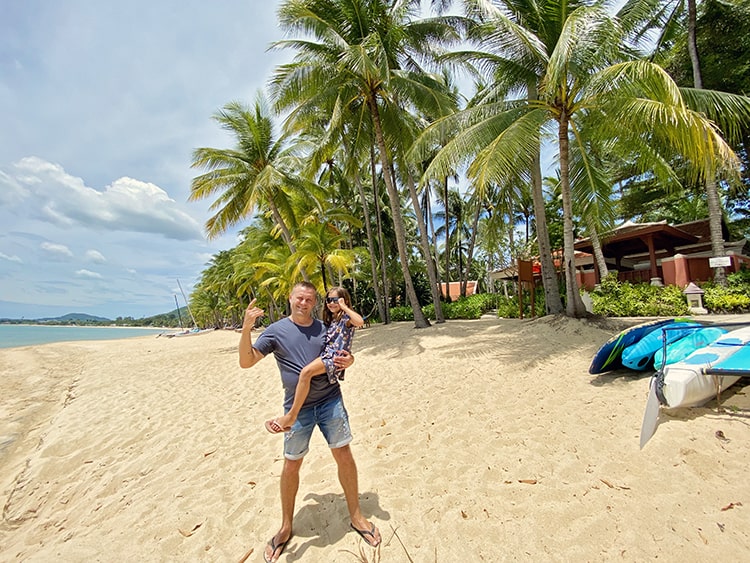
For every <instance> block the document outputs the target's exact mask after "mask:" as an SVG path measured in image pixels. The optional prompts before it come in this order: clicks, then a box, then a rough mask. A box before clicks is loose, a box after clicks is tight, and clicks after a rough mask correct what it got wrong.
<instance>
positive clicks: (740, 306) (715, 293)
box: [700, 269, 750, 313]
mask: <svg viewBox="0 0 750 563" xmlns="http://www.w3.org/2000/svg"><path fill="white" fill-rule="evenodd" d="M700 285H701V288H702V289H703V291H704V292H705V293H704V294H703V306H704V307H705V308H706V309H707V310H708V311H710V312H712V313H746V312H748V311H750V270H745V269H743V270H740V271H739V272H736V273H734V274H729V275H728V276H727V287H720V286H718V285H716V284H714V283H713V282H705V283H702V284H700Z"/></svg>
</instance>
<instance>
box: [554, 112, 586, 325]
mask: <svg viewBox="0 0 750 563" xmlns="http://www.w3.org/2000/svg"><path fill="white" fill-rule="evenodd" d="M558 126H559V127H558V132H557V139H558V143H559V147H560V193H561V194H562V204H563V270H564V272H565V290H566V291H565V296H566V299H567V303H566V306H565V311H566V314H567V315H568V316H569V317H575V318H581V317H584V316H586V307H585V306H584V305H583V300H582V299H581V294H580V293H579V292H578V281H577V280H576V263H575V249H574V248H573V244H574V243H575V240H574V237H573V204H572V201H571V198H570V170H569V167H570V164H569V160H570V156H569V145H568V115H567V113H566V110H565V109H564V108H563V109H562V111H561V112H560V117H559V121H558Z"/></svg>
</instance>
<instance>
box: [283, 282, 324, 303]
mask: <svg viewBox="0 0 750 563" xmlns="http://www.w3.org/2000/svg"><path fill="white" fill-rule="evenodd" d="M297 288H299V289H305V290H307V291H312V292H313V293H314V294H315V299H316V301H317V299H318V288H317V287H315V286H314V285H313V284H311V283H310V282H309V281H301V282H297V283H295V284H294V287H292V293H294V290H295V289H297ZM290 297H291V294H290Z"/></svg>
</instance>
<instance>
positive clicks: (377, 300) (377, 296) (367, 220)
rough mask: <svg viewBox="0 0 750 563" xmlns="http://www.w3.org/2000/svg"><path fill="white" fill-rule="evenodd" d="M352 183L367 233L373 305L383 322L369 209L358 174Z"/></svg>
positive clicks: (383, 315)
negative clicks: (360, 204) (356, 193)
mask: <svg viewBox="0 0 750 563" xmlns="http://www.w3.org/2000/svg"><path fill="white" fill-rule="evenodd" d="M354 183H355V185H356V186H357V192H359V199H360V200H362V212H363V214H364V217H365V232H366V233H367V251H368V253H369V254H370V271H371V272H372V288H373V290H374V291H375V303H376V304H377V306H378V314H379V315H380V320H381V321H383V322H385V311H384V308H383V299H382V296H381V294H380V284H379V283H378V264H377V260H376V258H375V246H374V244H373V240H374V237H373V236H372V224H371V223H370V209H369V206H368V205H367V197H366V196H365V188H364V186H363V185H362V180H361V179H360V177H359V174H355V175H354Z"/></svg>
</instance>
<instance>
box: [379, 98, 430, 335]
mask: <svg viewBox="0 0 750 563" xmlns="http://www.w3.org/2000/svg"><path fill="white" fill-rule="evenodd" d="M367 103H368V105H369V106H370V113H371V115H372V122H373V126H374V127H375V137H376V138H377V142H378V151H379V152H380V167H381V169H382V171H383V179H384V180H385V187H386V190H387V191H388V200H389V201H390V204H391V213H392V214H393V230H394V231H395V234H396V244H397V246H398V256H399V261H400V262H401V272H402V273H403V276H404V286H405V288H406V297H407V299H408V300H409V304H410V305H411V308H412V311H413V313H414V326H415V328H426V327H428V326H430V322H429V321H428V320H427V318H426V317H425V316H424V312H423V311H422V307H421V306H420V305H419V300H418V299H417V292H416V291H415V290H414V282H413V281H412V279H411V273H410V272H409V257H408V254H407V253H406V229H405V228H404V221H403V218H402V217H401V200H400V198H399V195H398V192H397V191H396V186H395V185H394V183H393V178H392V177H391V174H390V169H391V167H390V164H389V161H388V153H387V151H386V147H385V138H384V136H383V129H382V125H381V123H380V113H379V111H378V105H377V102H376V101H375V98H374V97H373V96H370V97H369V98H368V100H367Z"/></svg>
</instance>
